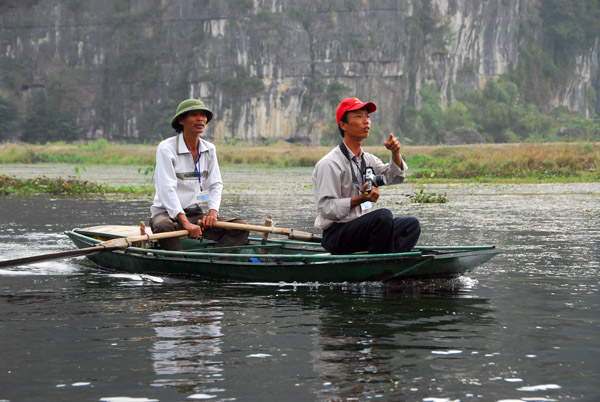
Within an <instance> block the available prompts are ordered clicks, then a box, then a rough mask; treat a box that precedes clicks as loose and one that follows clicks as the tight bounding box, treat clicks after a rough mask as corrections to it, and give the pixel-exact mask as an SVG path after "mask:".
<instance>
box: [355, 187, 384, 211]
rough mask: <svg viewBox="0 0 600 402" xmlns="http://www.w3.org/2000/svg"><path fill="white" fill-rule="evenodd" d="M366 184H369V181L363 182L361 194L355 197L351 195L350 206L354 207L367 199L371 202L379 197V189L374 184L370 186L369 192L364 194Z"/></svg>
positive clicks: (374, 201)
mask: <svg viewBox="0 0 600 402" xmlns="http://www.w3.org/2000/svg"><path fill="white" fill-rule="evenodd" d="M368 185H369V183H365V184H364V186H363V187H362V192H361V194H360V195H359V196H357V197H352V198H351V199H350V208H356V207H357V206H359V205H360V204H362V203H363V202H367V201H371V202H372V203H376V202H377V200H378V199H379V189H378V188H377V187H375V186H372V187H371V192H370V193H369V194H365V192H366V191H367V186H368Z"/></svg>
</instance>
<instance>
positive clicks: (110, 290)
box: [0, 165, 600, 402]
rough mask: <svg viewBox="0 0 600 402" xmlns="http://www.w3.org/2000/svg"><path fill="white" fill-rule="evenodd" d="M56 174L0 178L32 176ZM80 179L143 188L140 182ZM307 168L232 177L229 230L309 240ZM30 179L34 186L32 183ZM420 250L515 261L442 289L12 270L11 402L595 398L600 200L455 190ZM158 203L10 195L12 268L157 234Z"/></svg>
mask: <svg viewBox="0 0 600 402" xmlns="http://www.w3.org/2000/svg"><path fill="white" fill-rule="evenodd" d="M40 172H43V174H44V175H46V176H53V175H57V176H62V177H66V176H68V175H75V173H73V168H70V170H67V169H66V168H65V167H61V166H52V165H47V166H40V165H35V166H18V167H15V166H6V165H5V166H0V174H2V173H3V174H10V175H17V176H21V177H31V176H40V175H41V174H40ZM78 174H79V175H80V176H81V178H82V179H87V180H94V181H99V182H105V183H107V184H115V185H117V184H118V185H121V184H141V183H143V182H146V181H147V180H148V178H147V177H146V176H144V175H143V174H140V173H138V171H137V169H133V168H86V170H85V171H82V170H80V171H79V172H78ZM310 174H311V169H273V170H271V169H266V168H241V167H235V168H234V167H232V168H224V169H223V176H224V180H225V182H226V194H225V195H224V199H223V205H222V214H226V215H230V216H241V217H244V218H245V219H246V220H248V221H249V222H250V223H255V224H262V223H263V222H264V220H265V218H266V215H267V214H272V215H273V219H274V220H275V221H276V222H277V225H278V226H280V227H294V228H297V229H300V230H304V231H312V230H313V229H312V221H313V219H314V206H313V199H312V188H311V187H310ZM28 175H29V176H28ZM421 188H422V186H419V185H418V184H417V183H415V182H414V181H413V180H410V179H409V180H408V181H407V183H405V184H402V185H400V186H396V187H389V188H384V189H382V197H381V203H382V204H383V206H385V207H387V208H390V209H391V210H392V211H393V212H394V213H395V214H396V215H399V214H406V215H412V216H416V217H418V218H419V219H420V220H421V223H422V228H423V233H422V236H421V239H420V241H419V244H421V245H480V244H495V245H496V246H497V247H499V248H501V249H503V250H504V252H503V254H500V255H498V256H496V257H494V258H493V259H492V260H491V261H489V262H488V263H486V264H484V265H483V266H481V267H479V268H478V269H476V270H475V271H474V272H472V273H470V274H468V275H467V276H464V277H461V278H458V279H455V280H451V281H450V280H447V281H423V282H410V283H404V284H401V285H394V286H390V285H383V284H380V283H371V284H344V283H338V284H315V283H312V284H278V285H247V284H210V283H198V282H190V281H181V280H169V279H165V280H164V281H162V282H161V281H159V280H155V281H149V280H142V279H141V278H139V277H137V276H133V275H120V274H111V273H107V272H102V271H99V270H98V269H96V268H95V267H94V266H93V265H92V264H91V263H90V262H89V261H87V260H86V259H85V258H84V257H78V258H72V259H67V260H60V261H48V262H43V263H38V264H33V265H30V266H21V267H14V268H7V269H3V270H0V312H1V314H0V344H1V345H2V347H1V349H0V401H11V402H15V401H45V402H46V401H110V402H121V401H123V402H125V401H129V402H133V401H140V402H142V401H145V402H147V401H163V402H166V401H191V400H209V401H369V400H381V401H433V402H444V401H558V400H576V401H597V400H600V386H598V384H600V336H599V334H600V297H599V286H600V279H599V278H600V247H599V244H600V231H599V230H598V229H599V228H600V183H588V184H581V183H579V184H577V183H574V184H518V185H517V184H453V185H452V184H444V185H427V186H425V187H424V189H425V191H426V192H428V193H434V192H435V193H441V194H443V193H446V195H447V198H448V200H449V202H448V203H446V204H412V203H411V202H410V200H409V198H408V197H407V196H406V195H408V194H412V193H415V192H417V191H420V189H421ZM150 202H151V200H150V199H135V198H133V197H125V198H115V197H108V198H104V199H94V198H88V199H70V198H63V197H48V196H33V197H7V196H4V197H0V211H1V214H0V260H5V259H12V258H19V257H24V256H29V255H35V254H42V253H50V252H55V251H63V250H68V249H71V248H72V247H73V246H72V244H71V243H70V241H69V240H68V239H67V237H66V236H65V235H64V234H63V232H64V231H65V230H68V229H71V228H74V227H85V226H89V225H99V224H132V225H136V224H138V223H139V221H140V220H145V221H147V219H148V211H149V205H150Z"/></svg>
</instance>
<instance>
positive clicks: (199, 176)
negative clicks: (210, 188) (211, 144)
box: [188, 142, 202, 191]
mask: <svg viewBox="0 0 600 402" xmlns="http://www.w3.org/2000/svg"><path fill="white" fill-rule="evenodd" d="M188 151H189V148H188ZM190 155H191V156H192V160H193V161H194V171H195V172H196V174H197V175H198V183H200V191H202V174H201V173H200V143H199V142H198V160H195V159H194V154H193V153H192V151H190Z"/></svg>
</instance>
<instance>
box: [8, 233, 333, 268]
mask: <svg viewBox="0 0 600 402" xmlns="http://www.w3.org/2000/svg"><path fill="white" fill-rule="evenodd" d="M215 227H218V228H224V229H237V230H247V231H255V232H263V233H276V234H283V235H286V236H287V237H288V238H289V239H290V240H301V241H308V242H316V243H320V242H321V237H320V236H317V235H315V234H313V233H308V232H301V231H298V230H294V229H287V228H277V227H275V226H271V227H266V226H258V225H248V224H243V223H233V222H217V223H216V224H215ZM188 235H189V232H188V231H187V230H176V231H174V232H162V233H153V234H145V235H139V236H130V237H119V238H116V239H111V240H107V241H105V242H102V243H98V244H96V245H95V246H93V247H86V248H80V249H76V250H68V251H60V252H57V253H50V254H42V255H34V256H32V257H24V258H16V259H14V260H6V261H0V268H4V267H14V266H16V265H26V264H32V263H36V262H41V261H49V260H58V259H61V258H66V257H76V256H80V255H88V254H95V253H102V252H105V251H114V250H120V249H125V248H127V247H130V246H131V245H132V244H133V243H137V242H144V241H151V240H160V239H168V238H173V237H186V236H188Z"/></svg>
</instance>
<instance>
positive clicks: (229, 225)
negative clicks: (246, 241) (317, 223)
mask: <svg viewBox="0 0 600 402" xmlns="http://www.w3.org/2000/svg"><path fill="white" fill-rule="evenodd" d="M215 227H217V228H224V229H238V230H247V231H254V232H263V233H275V234H282V235H286V236H287V237H288V239H290V240H301V241H308V242H314V243H320V242H321V240H322V239H321V236H317V235H316V234H313V233H308V232H301V231H299V230H295V229H288V228H278V227H276V226H260V225H249V224H245V223H234V222H217V223H215Z"/></svg>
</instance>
